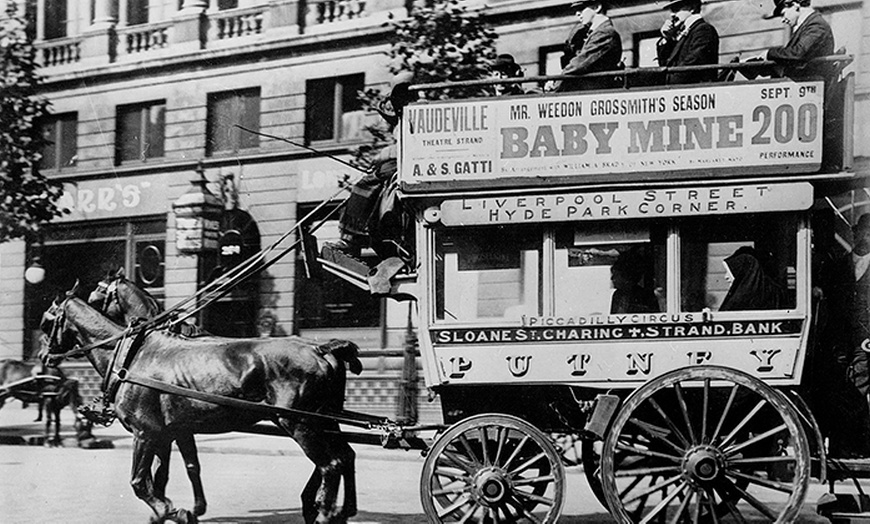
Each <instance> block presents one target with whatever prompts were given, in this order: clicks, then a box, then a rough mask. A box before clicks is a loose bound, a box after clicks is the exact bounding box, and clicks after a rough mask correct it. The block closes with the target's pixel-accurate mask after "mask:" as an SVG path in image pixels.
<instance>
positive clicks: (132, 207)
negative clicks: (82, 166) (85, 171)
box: [56, 173, 173, 222]
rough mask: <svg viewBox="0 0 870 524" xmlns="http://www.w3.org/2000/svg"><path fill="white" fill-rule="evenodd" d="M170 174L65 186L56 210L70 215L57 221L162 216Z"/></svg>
mask: <svg viewBox="0 0 870 524" xmlns="http://www.w3.org/2000/svg"><path fill="white" fill-rule="evenodd" d="M172 178H173V176H172V174H170V173H164V174H157V175H146V176H130V177H117V178H107V179H99V180H82V181H79V182H75V183H67V184H64V193H63V195H62V196H61V198H60V200H58V207H60V208H61V209H67V210H69V211H70V213H69V214H67V215H63V216H62V217H60V218H58V219H56V221H57V222H71V221H81V220H99V219H104V218H120V217H133V216H145V215H165V214H166V213H167V212H168V211H169V208H170V197H169V188H170V183H171V181H172Z"/></svg>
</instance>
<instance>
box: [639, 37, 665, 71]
mask: <svg viewBox="0 0 870 524" xmlns="http://www.w3.org/2000/svg"><path fill="white" fill-rule="evenodd" d="M661 36H662V35H661V33H659V32H658V31H645V32H643V33H635V34H634V45H633V46H632V63H633V64H634V67H656V66H658V65H659V63H658V54H657V53H656V43H657V42H658V41H659V38H661Z"/></svg>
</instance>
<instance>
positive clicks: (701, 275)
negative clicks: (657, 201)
mask: <svg viewBox="0 0 870 524" xmlns="http://www.w3.org/2000/svg"><path fill="white" fill-rule="evenodd" d="M797 228H798V223H797V218H796V217H795V216H794V215H783V214H763V215H762V214H759V215H752V216H729V217H707V218H702V219H695V220H691V221H689V220H687V221H686V222H684V223H682V224H681V225H680V274H681V282H680V284H681V292H680V297H681V306H682V310H683V311H701V310H703V309H704V308H709V309H711V310H713V311H757V310H772V309H778V310H781V309H792V308H794V307H795V302H796V266H797V263H796V257H797ZM729 257H732V258H729ZM726 260H728V262H727V263H726ZM729 272H730V273H731V274H730V275H729ZM731 288H733V290H732V291H731V292H730V295H729V290H731Z"/></svg>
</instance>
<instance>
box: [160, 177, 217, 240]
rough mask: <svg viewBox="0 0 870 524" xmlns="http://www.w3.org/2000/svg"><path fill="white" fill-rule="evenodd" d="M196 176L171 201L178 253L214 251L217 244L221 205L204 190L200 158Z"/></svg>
mask: <svg viewBox="0 0 870 524" xmlns="http://www.w3.org/2000/svg"><path fill="white" fill-rule="evenodd" d="M196 172H197V174H198V175H199V178H197V179H194V180H191V181H190V184H191V186H192V187H191V188H190V189H188V190H187V192H186V193H184V194H183V195H181V197H179V198H178V200H176V201H175V203H173V204H172V210H173V212H174V213H175V247H176V248H177V249H178V252H179V253H183V254H188V255H194V254H198V253H204V252H206V251H214V250H216V249H217V247H218V233H219V231H220V217H221V212H222V211H223V205H222V204H221V201H220V199H218V197H216V196H215V195H214V194H212V192H211V191H209V190H208V188H207V187H206V184H208V180H207V179H206V178H205V169H204V168H203V165H202V161H200V162H199V165H197V167H196Z"/></svg>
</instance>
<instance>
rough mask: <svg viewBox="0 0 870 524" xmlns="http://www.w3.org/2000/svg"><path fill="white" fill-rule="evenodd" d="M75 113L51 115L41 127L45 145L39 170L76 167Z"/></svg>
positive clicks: (76, 119)
mask: <svg viewBox="0 0 870 524" xmlns="http://www.w3.org/2000/svg"><path fill="white" fill-rule="evenodd" d="M77 127H78V116H77V114H76V113H64V114H61V115H52V116H51V117H50V118H49V120H47V121H46V122H45V123H44V124H43V126H42V137H43V138H44V139H45V145H44V146H43V148H42V159H41V160H40V162H39V167H40V169H63V168H68V167H72V166H74V165H76V160H77V153H76V150H77V148H78V138H77Z"/></svg>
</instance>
